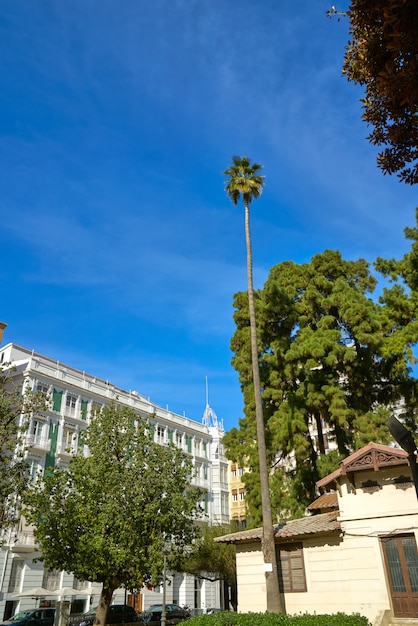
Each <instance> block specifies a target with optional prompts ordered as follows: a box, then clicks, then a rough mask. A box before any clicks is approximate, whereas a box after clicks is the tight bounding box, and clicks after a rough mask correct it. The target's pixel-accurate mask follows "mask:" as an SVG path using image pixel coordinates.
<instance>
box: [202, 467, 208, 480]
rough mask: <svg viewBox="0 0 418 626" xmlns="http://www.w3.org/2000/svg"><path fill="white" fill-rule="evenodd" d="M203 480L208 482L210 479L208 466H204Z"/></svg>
mask: <svg viewBox="0 0 418 626" xmlns="http://www.w3.org/2000/svg"><path fill="white" fill-rule="evenodd" d="M203 478H204V479H205V480H207V479H208V466H207V465H204V466H203Z"/></svg>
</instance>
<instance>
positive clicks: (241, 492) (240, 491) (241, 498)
mask: <svg viewBox="0 0 418 626" xmlns="http://www.w3.org/2000/svg"><path fill="white" fill-rule="evenodd" d="M239 499H240V500H241V502H242V501H243V500H245V493H244V490H243V489H240V490H239Z"/></svg>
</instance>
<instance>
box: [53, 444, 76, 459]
mask: <svg viewBox="0 0 418 626" xmlns="http://www.w3.org/2000/svg"><path fill="white" fill-rule="evenodd" d="M76 452H77V446H76V445H75V444H74V443H72V444H68V443H64V442H62V441H61V442H58V443H57V450H56V454H58V455H60V456H64V457H71V456H73V455H74V454H75V453H76Z"/></svg>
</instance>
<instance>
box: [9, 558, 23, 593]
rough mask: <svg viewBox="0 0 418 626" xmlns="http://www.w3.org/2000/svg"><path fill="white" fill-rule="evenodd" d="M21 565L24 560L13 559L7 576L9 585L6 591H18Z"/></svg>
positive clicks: (21, 572) (21, 570) (20, 579)
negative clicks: (8, 576)
mask: <svg viewBox="0 0 418 626" xmlns="http://www.w3.org/2000/svg"><path fill="white" fill-rule="evenodd" d="M23 565H24V561H20V560H19V559H13V561H12V571H11V573H10V578H9V587H8V589H7V591H8V592H13V591H14V592H17V591H20V583H21V581H22V574H23Z"/></svg>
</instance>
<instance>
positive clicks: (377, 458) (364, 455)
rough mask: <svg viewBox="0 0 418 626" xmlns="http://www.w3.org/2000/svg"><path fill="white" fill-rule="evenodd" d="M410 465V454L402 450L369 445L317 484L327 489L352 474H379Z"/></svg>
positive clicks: (351, 455)
mask: <svg viewBox="0 0 418 626" xmlns="http://www.w3.org/2000/svg"><path fill="white" fill-rule="evenodd" d="M395 465H398V466H399V465H408V453H407V452H405V450H401V449H400V448H393V447H391V446H383V445H381V444H379V443H373V442H371V443H369V444H367V446H364V448H360V450H356V452H353V454H350V456H348V457H347V458H346V459H344V460H343V461H341V464H340V467H339V469H337V470H335V472H332V474H328V476H325V477H324V478H322V479H321V480H318V482H317V483H316V484H317V486H318V487H325V486H327V485H329V484H330V483H333V482H335V481H336V480H337V479H338V478H340V477H341V476H345V475H346V474H349V473H351V472H359V471H365V470H373V471H375V472H378V471H379V470H380V469H382V468H384V467H391V466H395Z"/></svg>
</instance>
